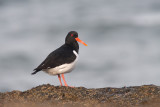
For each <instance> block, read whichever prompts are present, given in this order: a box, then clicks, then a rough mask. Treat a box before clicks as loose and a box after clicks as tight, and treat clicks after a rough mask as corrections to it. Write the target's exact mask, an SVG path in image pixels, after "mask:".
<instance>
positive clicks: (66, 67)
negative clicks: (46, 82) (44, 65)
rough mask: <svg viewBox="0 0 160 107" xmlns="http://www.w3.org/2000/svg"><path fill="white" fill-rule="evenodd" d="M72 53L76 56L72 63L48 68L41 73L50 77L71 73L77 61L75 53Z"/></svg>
mask: <svg viewBox="0 0 160 107" xmlns="http://www.w3.org/2000/svg"><path fill="white" fill-rule="evenodd" d="M73 53H74V54H75V55H76V59H75V61H74V62H72V63H70V64H63V65H60V66H57V67H55V68H50V69H44V70H43V71H44V72H46V73H48V74H50V75H57V74H63V73H68V72H71V71H72V70H73V69H74V67H75V65H76V62H77V60H78V54H77V52H76V51H73Z"/></svg>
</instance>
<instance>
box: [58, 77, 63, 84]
mask: <svg viewBox="0 0 160 107" xmlns="http://www.w3.org/2000/svg"><path fill="white" fill-rule="evenodd" d="M58 79H59V81H60V84H61V86H62V81H61V76H60V74H58Z"/></svg>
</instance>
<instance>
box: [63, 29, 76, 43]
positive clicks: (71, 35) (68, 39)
mask: <svg viewBox="0 0 160 107" xmlns="http://www.w3.org/2000/svg"><path fill="white" fill-rule="evenodd" d="M77 37H78V33H77V32H76V31H70V32H69V33H68V35H67V37H66V40H65V43H66V44H72V43H73V42H77V41H76V39H75V38H77Z"/></svg>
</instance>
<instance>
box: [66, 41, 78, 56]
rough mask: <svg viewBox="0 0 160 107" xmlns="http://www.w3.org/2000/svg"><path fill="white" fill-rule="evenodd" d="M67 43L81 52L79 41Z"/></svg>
mask: <svg viewBox="0 0 160 107" xmlns="http://www.w3.org/2000/svg"><path fill="white" fill-rule="evenodd" d="M67 45H69V46H70V47H72V48H73V50H75V51H76V52H77V53H78V52H79V45H78V43H77V41H75V42H72V43H69V44H67Z"/></svg>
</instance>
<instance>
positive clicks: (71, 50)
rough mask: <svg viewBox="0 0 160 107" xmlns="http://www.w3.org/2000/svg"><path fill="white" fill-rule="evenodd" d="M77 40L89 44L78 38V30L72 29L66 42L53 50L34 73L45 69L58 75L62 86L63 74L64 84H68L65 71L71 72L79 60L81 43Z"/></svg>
mask: <svg viewBox="0 0 160 107" xmlns="http://www.w3.org/2000/svg"><path fill="white" fill-rule="evenodd" d="M77 41H78V42H80V43H82V44H83V45H85V46H87V44H85V43H84V42H83V41H82V40H80V39H79V38H78V33H77V32H76V31H70V32H69V33H68V34H67V36H66V39H65V44H64V45H62V46H61V47H59V48H58V49H56V50H55V51H53V52H51V53H50V54H49V55H48V56H47V58H46V59H45V60H44V61H43V62H42V63H41V64H40V65H39V66H38V67H37V68H35V69H34V70H33V71H34V72H33V73H32V74H36V73H37V72H39V71H44V72H46V73H48V74H50V75H58V78H59V81H60V84H61V86H62V82H61V76H62V79H63V81H64V85H65V86H68V85H67V83H66V81H65V78H64V73H68V72H71V71H72V70H73V69H74V67H75V64H76V62H77V60H78V51H79V45H78V43H77Z"/></svg>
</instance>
